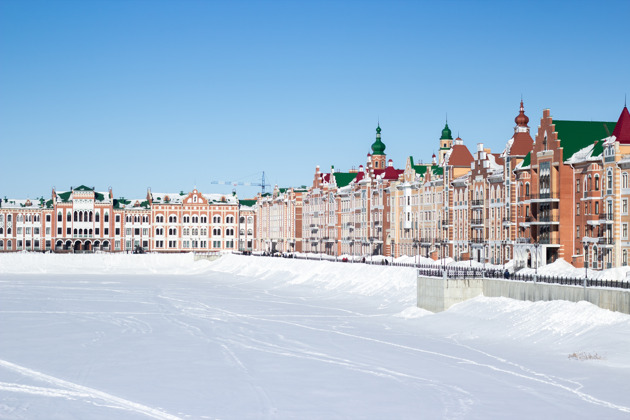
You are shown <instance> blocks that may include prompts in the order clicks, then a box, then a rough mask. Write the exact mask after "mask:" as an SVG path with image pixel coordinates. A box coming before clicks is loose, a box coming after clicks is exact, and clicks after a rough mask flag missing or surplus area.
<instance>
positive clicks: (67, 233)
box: [66, 228, 72, 236]
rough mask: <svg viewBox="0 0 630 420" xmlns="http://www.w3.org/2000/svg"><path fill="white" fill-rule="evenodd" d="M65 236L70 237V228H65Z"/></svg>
mask: <svg viewBox="0 0 630 420" xmlns="http://www.w3.org/2000/svg"><path fill="white" fill-rule="evenodd" d="M66 235H67V236H70V235H72V230H71V229H70V228H66Z"/></svg>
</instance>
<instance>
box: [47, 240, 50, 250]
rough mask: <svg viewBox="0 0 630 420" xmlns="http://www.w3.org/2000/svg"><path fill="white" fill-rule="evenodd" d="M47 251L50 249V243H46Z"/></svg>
mask: <svg viewBox="0 0 630 420" xmlns="http://www.w3.org/2000/svg"><path fill="white" fill-rule="evenodd" d="M46 249H50V241H46Z"/></svg>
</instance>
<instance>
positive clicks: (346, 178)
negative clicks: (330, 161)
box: [334, 172, 357, 188]
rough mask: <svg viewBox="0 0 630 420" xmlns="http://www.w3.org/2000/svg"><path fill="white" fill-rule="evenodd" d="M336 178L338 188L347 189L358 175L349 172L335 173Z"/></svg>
mask: <svg viewBox="0 0 630 420" xmlns="http://www.w3.org/2000/svg"><path fill="white" fill-rule="evenodd" d="M334 176H335V182H336V183H337V187H340V188H341V187H345V186H346V185H348V184H349V183H351V182H352V180H353V179H355V178H356V177H357V174H356V173H349V172H347V173H346V172H335V173H334Z"/></svg>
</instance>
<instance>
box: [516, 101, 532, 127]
mask: <svg viewBox="0 0 630 420" xmlns="http://www.w3.org/2000/svg"><path fill="white" fill-rule="evenodd" d="M514 122H515V123H516V125H517V126H519V127H527V123H528V122H529V118H528V117H527V115H525V108H523V101H522V100H521V110H520V111H519V113H518V115H517V116H516V118H514Z"/></svg>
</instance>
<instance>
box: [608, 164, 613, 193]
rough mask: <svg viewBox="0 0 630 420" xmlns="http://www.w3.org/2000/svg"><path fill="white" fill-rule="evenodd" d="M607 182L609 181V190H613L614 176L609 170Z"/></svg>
mask: <svg viewBox="0 0 630 420" xmlns="http://www.w3.org/2000/svg"><path fill="white" fill-rule="evenodd" d="M607 178H608V179H607V181H608V187H607V189H609V190H612V187H613V174H612V171H611V170H610V169H609V170H608V176H607Z"/></svg>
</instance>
